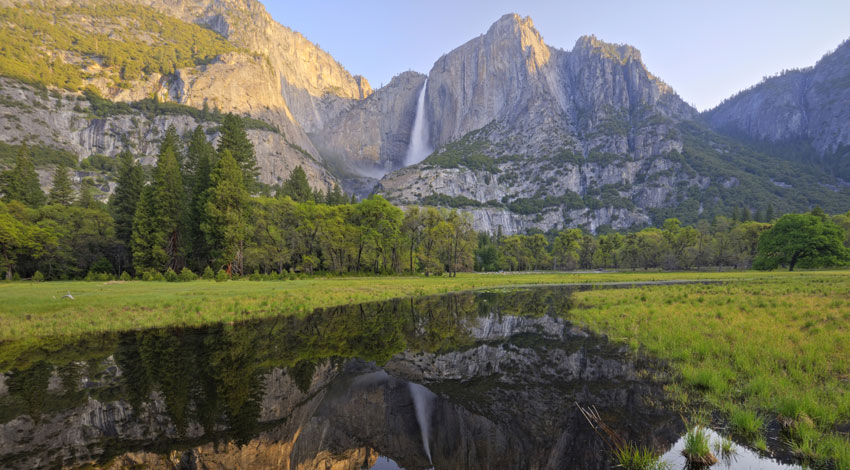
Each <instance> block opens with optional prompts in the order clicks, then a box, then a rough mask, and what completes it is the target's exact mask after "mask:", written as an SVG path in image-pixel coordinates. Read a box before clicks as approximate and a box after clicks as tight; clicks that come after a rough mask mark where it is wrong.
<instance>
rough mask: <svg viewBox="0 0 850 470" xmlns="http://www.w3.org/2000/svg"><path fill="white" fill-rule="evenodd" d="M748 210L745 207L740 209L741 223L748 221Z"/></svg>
mask: <svg viewBox="0 0 850 470" xmlns="http://www.w3.org/2000/svg"><path fill="white" fill-rule="evenodd" d="M750 218H751V217H750V209H748V208H746V207H742V208H741V222H749V221H750Z"/></svg>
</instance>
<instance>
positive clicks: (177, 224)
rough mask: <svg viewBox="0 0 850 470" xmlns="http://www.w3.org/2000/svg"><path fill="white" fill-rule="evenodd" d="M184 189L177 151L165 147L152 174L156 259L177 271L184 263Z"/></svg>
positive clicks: (154, 250)
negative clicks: (182, 251) (182, 250)
mask: <svg viewBox="0 0 850 470" xmlns="http://www.w3.org/2000/svg"><path fill="white" fill-rule="evenodd" d="M184 198H185V193H184V189H183V179H182V177H181V175H180V166H179V164H178V162H177V155H175V154H174V151H173V150H172V148H171V147H165V148H164V149H163V151H162V152H161V154H160V156H159V159H158V160H157V163H156V170H155V171H154V177H153V207H154V214H155V215H154V220H155V221H156V226H155V230H156V237H155V240H156V244H155V246H154V247H153V259H154V260H155V263H156V265H157V266H158V267H160V268H161V269H163V270H165V269H168V268H171V269H173V270H175V271H178V270H179V268H180V267H181V266H180V263H181V249H182V246H181V243H182V241H183V240H182V238H183V235H184V234H183V233H182V232H183V224H184V217H185V214H184V212H183V210H184Z"/></svg>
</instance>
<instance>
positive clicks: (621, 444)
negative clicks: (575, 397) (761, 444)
mask: <svg viewBox="0 0 850 470" xmlns="http://www.w3.org/2000/svg"><path fill="white" fill-rule="evenodd" d="M576 408H578V410H579V412H581V414H582V416H584V419H586V420H587V422H588V423H589V424H590V427H591V428H593V431H594V432H596V434H597V435H598V436H599V437H601V438H602V440H603V441H604V442H605V444H607V445H608V447H609V448H610V449H611V451H612V452H616V451H618V450H621V449H624V448H625V447H626V441H624V440H623V438H622V437H620V436H619V435H617V433H616V432H614V430H613V429H611V428H610V427H608V425H607V424H605V422H604V421H602V417H601V416H599V411H598V410H597V409H596V406H591V407H589V408H582V406H581V405H579V404H578V402H576Z"/></svg>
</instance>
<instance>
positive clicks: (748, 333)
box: [572, 272, 850, 468]
mask: <svg viewBox="0 0 850 470" xmlns="http://www.w3.org/2000/svg"><path fill="white" fill-rule="evenodd" d="M636 299H637V301H636ZM576 302H577V303H578V304H579V305H580V307H579V308H577V309H575V310H573V312H572V318H573V320H575V321H578V322H580V323H582V324H584V325H586V326H588V327H589V328H591V329H594V330H596V331H600V332H603V333H606V334H608V335H609V336H610V337H611V338H612V339H615V340H618V341H620V342H622V343H625V344H630V345H633V347H638V348H640V350H641V352H643V353H645V354H647V355H650V356H653V357H657V358H659V359H662V360H665V361H666V362H667V364H669V366H670V368H671V369H672V370H673V372H674V373H675V374H676V375H677V376H678V377H679V378H680V380H679V382H678V383H677V384H675V385H674V386H673V387H671V390H672V391H673V392H674V393H675V395H676V397H677V400H680V401H682V402H688V401H689V400H695V401H700V402H704V403H707V404H708V405H710V406H711V407H712V408H714V409H719V410H724V411H725V412H726V418H727V420H728V421H729V424H730V427H731V428H732V430H733V432H734V434H735V435H738V436H741V437H743V438H744V439H746V440H748V441H749V444H750V445H752V446H753V447H755V448H758V449H762V450H763V449H765V447H766V439H765V437H764V436H763V435H762V432H763V429H764V428H765V426H766V422H767V421H769V420H774V419H775V420H778V421H780V422H786V423H791V426H792V428H791V429H790V430H788V431H785V433H784V434H785V440H786V442H787V444H788V446H789V447H790V448H791V450H793V451H794V452H795V453H797V455H799V456H800V457H801V458H805V459H809V460H812V461H815V462H820V461H824V460H831V461H832V464H833V465H834V466H836V467H837V468H850V458H848V454H849V453H850V441H848V439H847V436H846V434H840V433H839V431H840V430H842V429H846V427H847V426H848V424H850V386H849V385H848V383H850V308H848V306H850V274H849V273H847V272H832V273H821V274H814V273H809V275H808V276H801V277H780V276H774V277H770V278H762V279H758V280H751V281H749V282H735V283H726V284H710V285H698V284H692V285H665V286H649V287H641V288H639V289H638V291H634V290H607V291H602V290H592V291H585V292H579V293H577V294H576ZM822 443H823V444H822Z"/></svg>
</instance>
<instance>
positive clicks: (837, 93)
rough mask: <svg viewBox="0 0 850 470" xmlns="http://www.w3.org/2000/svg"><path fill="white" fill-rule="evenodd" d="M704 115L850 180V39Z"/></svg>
mask: <svg viewBox="0 0 850 470" xmlns="http://www.w3.org/2000/svg"><path fill="white" fill-rule="evenodd" d="M702 117H703V118H704V119H705V120H706V122H707V123H708V124H709V125H711V126H712V127H713V128H715V129H717V130H718V131H720V132H724V133H728V134H730V135H733V136H739V137H745V138H748V139H752V140H754V141H759V142H764V143H769V144H776V145H774V146H770V147H769V148H770V150H771V151H774V152H777V153H780V154H783V155H784V156H786V157H789V158H792V159H798V160H803V161H805V162H807V163H808V162H812V163H816V164H821V165H823V166H825V167H826V168H827V169H828V170H830V171H835V172H836V173H838V174H839V175H841V176H842V177H843V178H844V179H850V41H845V42H844V43H842V44H841V45H840V46H838V48H837V49H836V50H835V51H833V52H831V53H829V54H826V55H824V56H823V58H821V59H820V60H819V61H818V62H817V64H815V65H814V66H812V67H808V68H805V69H800V70H790V71H786V72H783V73H781V74H779V75H777V76H773V77H770V78H766V79H765V80H764V81H762V82H761V83H759V84H758V85H755V86H753V87H752V88H750V89H748V90H745V91H742V92H740V93H738V94H737V95H735V96H733V97H731V98H729V99H727V100H725V101H724V102H723V103H721V104H720V105H719V106H717V107H716V108H714V109H711V110H709V111H706V112H705V113H704V114H703V116H702ZM782 147H792V149H793V151H791V152H782V149H781V148H782ZM801 150H802V151H801Z"/></svg>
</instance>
